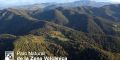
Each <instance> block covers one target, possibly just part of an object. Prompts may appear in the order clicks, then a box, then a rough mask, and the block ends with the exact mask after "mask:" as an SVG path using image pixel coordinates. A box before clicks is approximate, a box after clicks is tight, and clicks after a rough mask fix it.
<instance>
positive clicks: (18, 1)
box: [0, 0, 120, 7]
mask: <svg viewBox="0 0 120 60" xmlns="http://www.w3.org/2000/svg"><path fill="white" fill-rule="evenodd" d="M74 1H80V0H59V1H58V0H10V1H8V0H0V7H10V6H20V5H30V4H36V3H51V2H55V3H67V2H74ZM91 1H97V2H117V3H118V2H120V1H119V0H105V1H104V0H91Z"/></svg>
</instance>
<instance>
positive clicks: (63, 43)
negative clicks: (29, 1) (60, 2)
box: [0, 4, 120, 60]
mask: <svg viewBox="0 0 120 60" xmlns="http://www.w3.org/2000/svg"><path fill="white" fill-rule="evenodd" d="M119 12H120V5H119V4H118V5H106V6H103V7H99V8H98V7H90V6H86V7H84V6H80V7H70V8H64V7H56V8H54V9H49V10H43V9H35V10H26V9H14V8H8V9H4V10H0V56H1V58H0V60H4V51H10V50H11V51H12V50H13V51H15V52H16V51H37V52H42V51H44V52H46V55H48V56H67V57H68V60H120V13H119Z"/></svg>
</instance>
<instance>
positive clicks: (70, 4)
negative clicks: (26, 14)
mask: <svg viewBox="0 0 120 60" xmlns="http://www.w3.org/2000/svg"><path fill="white" fill-rule="evenodd" d="M109 4H112V3H109V2H96V1H91V0H80V1H75V2H68V3H40V4H33V5H21V6H11V7H7V8H19V9H23V8H24V9H28V10H34V9H36V8H45V9H53V8H56V7H66V8H69V7H79V6H92V7H102V6H104V5H109ZM1 9H4V8H3V7H2V8H1Z"/></svg>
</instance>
